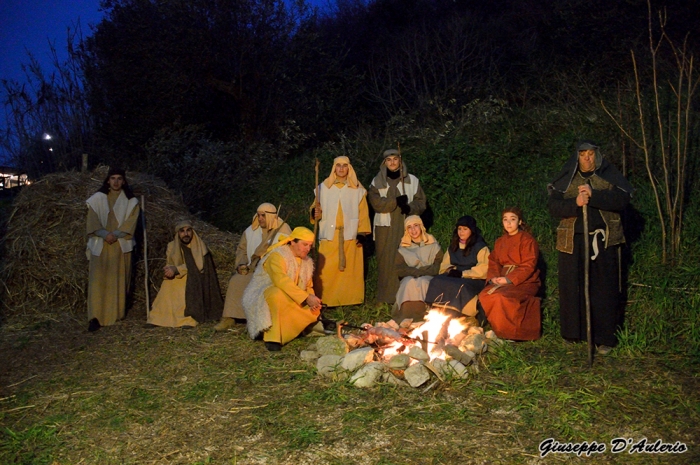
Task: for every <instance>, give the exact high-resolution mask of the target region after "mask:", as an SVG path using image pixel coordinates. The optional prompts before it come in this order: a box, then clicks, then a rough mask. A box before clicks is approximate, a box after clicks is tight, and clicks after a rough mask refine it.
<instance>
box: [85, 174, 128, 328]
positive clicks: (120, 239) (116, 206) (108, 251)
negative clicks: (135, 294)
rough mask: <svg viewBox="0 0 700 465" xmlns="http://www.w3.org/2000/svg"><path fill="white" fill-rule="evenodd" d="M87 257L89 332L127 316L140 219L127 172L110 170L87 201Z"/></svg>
mask: <svg viewBox="0 0 700 465" xmlns="http://www.w3.org/2000/svg"><path fill="white" fill-rule="evenodd" d="M87 206H88V214H87V222H86V234H87V237H88V241H87V249H86V255H87V259H88V260H89V261H90V265H89V277H88V300H87V306H88V309H87V311H88V331H91V332H92V331H97V330H98V329H100V328H101V327H102V326H110V325H113V324H114V323H115V322H116V321H117V320H121V319H122V318H124V315H125V314H126V296H127V293H128V291H129V285H130V283H131V252H132V250H133V249H134V244H135V241H134V239H133V234H134V231H135V230H136V223H137V221H138V217H139V206H138V200H137V199H136V197H134V194H133V192H132V191H131V188H130V187H129V183H128V182H127V179H126V172H125V171H124V170H122V169H119V168H112V169H110V170H109V172H108V173H107V177H106V178H105V180H104V182H103V183H102V187H100V189H99V190H98V191H97V192H95V193H94V194H93V195H92V196H91V197H90V198H89V199H87Z"/></svg>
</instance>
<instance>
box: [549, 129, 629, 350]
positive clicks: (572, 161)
mask: <svg viewBox="0 0 700 465" xmlns="http://www.w3.org/2000/svg"><path fill="white" fill-rule="evenodd" d="M547 190H548V192H549V201H548V208H549V212H550V213H551V215H552V216H554V217H555V218H559V219H560V222H559V226H558V227H557V245H556V247H557V250H558V251H559V314H560V323H561V335H562V337H563V338H564V339H566V340H567V341H570V342H577V341H580V340H584V341H585V340H587V337H588V336H587V332H588V331H587V321H586V320H587V317H586V314H587V313H589V314H590V328H591V329H590V331H591V333H592V341H593V343H594V344H595V345H596V346H597V351H598V353H599V354H601V355H605V354H607V353H609V352H610V350H612V348H613V347H615V345H617V337H616V335H615V332H616V331H617V328H618V325H619V322H620V320H621V318H620V311H621V309H620V297H621V282H620V281H621V275H622V273H621V268H620V267H621V253H620V250H621V249H620V248H621V246H622V244H624V243H625V236H624V232H623V229H622V222H621V219H620V213H621V212H622V211H623V210H624V209H625V208H626V207H627V205H628V204H629V202H630V199H631V196H632V193H633V191H634V189H633V188H632V186H631V185H630V183H629V182H628V181H627V179H625V177H624V176H623V175H622V173H620V172H619V171H618V170H617V168H615V166H614V165H612V164H611V163H610V162H608V160H606V159H605V158H603V155H602V154H601V152H600V149H599V147H598V146H597V145H595V144H593V143H592V142H590V141H583V142H581V143H579V144H578V146H577V148H576V152H575V153H574V154H573V155H572V156H571V158H569V160H568V161H567V162H566V164H565V165H564V167H563V169H562V170H561V171H560V172H559V174H557V175H556V176H555V178H554V180H553V181H552V182H551V183H550V184H549V185H548V186H547ZM584 218H586V220H587V223H588V224H587V226H588V230H587V231H584V222H585V221H584ZM584 241H587V242H588V246H587V247H586V243H585V242H584ZM586 249H588V250H589V255H588V256H585V250H586ZM586 260H588V262H589V263H588V265H586ZM586 268H588V276H586V272H585V271H586ZM586 284H588V286H586ZM586 287H588V289H589V292H588V295H586V292H585V291H584V290H585V288H586ZM587 301H588V305H589V307H590V308H589V309H588V311H587V308H586V307H587Z"/></svg>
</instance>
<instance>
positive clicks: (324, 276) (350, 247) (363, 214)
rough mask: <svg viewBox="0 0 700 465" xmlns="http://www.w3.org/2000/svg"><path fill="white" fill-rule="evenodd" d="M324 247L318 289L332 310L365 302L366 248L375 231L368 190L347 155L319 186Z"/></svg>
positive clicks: (317, 214) (317, 218)
mask: <svg viewBox="0 0 700 465" xmlns="http://www.w3.org/2000/svg"><path fill="white" fill-rule="evenodd" d="M317 190H318V205H316V204H315V205H314V206H312V219H311V222H312V223H315V222H318V225H319V234H318V235H319V239H320V244H319V248H318V263H317V264H316V273H315V276H314V289H315V291H316V294H317V295H318V296H319V297H320V298H322V299H323V302H324V303H325V304H326V305H328V306H329V307H337V306H340V305H357V304H361V303H362V302H364V300H365V278H364V256H363V249H362V247H363V245H364V244H365V242H366V238H367V235H368V234H369V233H370V232H371V227H370V222H369V208H368V207H367V191H366V190H365V188H364V187H362V184H361V183H360V181H358V179H357V175H356V174H355V170H354V169H353V167H352V165H351V164H350V159H349V158H348V157H346V156H340V157H336V158H335V160H333V169H332V170H331V174H330V175H329V176H328V177H327V178H326V179H325V180H324V181H323V182H322V183H320V184H319V185H318V186H317Z"/></svg>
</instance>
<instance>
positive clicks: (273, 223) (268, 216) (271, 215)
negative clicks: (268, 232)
mask: <svg viewBox="0 0 700 465" xmlns="http://www.w3.org/2000/svg"><path fill="white" fill-rule="evenodd" d="M258 213H265V224H266V225H267V226H265V228H266V229H275V228H278V227H279V226H280V224H282V223H283V222H284V221H283V220H281V219H280V217H279V216H277V213H278V212H277V207H275V206H274V205H272V204H271V203H267V202H265V203H261V204H260V206H258V209H257V210H256V211H255V216H254V217H253V223H252V227H253V231H255V230H256V229H258V228H259V227H260V222H259V221H258Z"/></svg>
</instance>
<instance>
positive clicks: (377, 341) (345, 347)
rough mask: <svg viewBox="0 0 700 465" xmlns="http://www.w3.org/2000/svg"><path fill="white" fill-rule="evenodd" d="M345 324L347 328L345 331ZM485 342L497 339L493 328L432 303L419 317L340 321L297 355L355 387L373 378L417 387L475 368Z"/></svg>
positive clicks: (370, 382) (460, 375)
mask: <svg viewBox="0 0 700 465" xmlns="http://www.w3.org/2000/svg"><path fill="white" fill-rule="evenodd" d="M348 328H351V329H352V331H351V332H349V333H344V330H347V329H348ZM489 343H500V340H499V339H498V338H497V337H496V335H495V334H493V331H488V332H487V333H484V330H483V328H481V327H480V326H479V325H478V323H477V321H476V320H475V319H474V318H469V317H465V316H459V317H455V316H454V314H452V313H450V312H448V311H445V310H444V309H440V308H433V309H431V310H430V311H429V312H428V314H427V315H426V316H425V319H424V321H422V322H414V321H413V320H410V319H407V320H403V321H402V322H400V323H396V322H395V321H393V320H390V321H388V322H380V323H377V324H376V325H374V326H373V325H370V324H364V325H362V326H360V327H353V326H350V325H347V324H343V322H339V323H338V324H337V335H336V336H331V337H323V338H320V339H319V340H318V341H317V342H316V344H315V345H314V347H311V348H310V349H309V350H306V351H302V354H301V356H302V358H303V359H305V360H308V361H316V368H317V370H318V372H319V374H320V375H322V376H329V377H336V378H339V379H343V378H347V377H349V379H350V382H351V383H353V384H355V385H356V386H358V387H370V386H373V385H374V384H375V383H376V382H388V383H392V384H399V385H410V386H412V387H420V386H422V385H424V384H426V383H428V381H430V380H431V379H433V378H437V380H435V381H434V382H433V383H432V384H431V385H430V386H428V389H430V388H432V387H433V386H435V385H436V384H437V383H439V382H441V381H445V380H447V379H450V378H455V377H457V378H467V377H468V376H469V375H470V374H475V373H478V357H479V356H481V355H482V354H483V353H484V352H486V351H487V350H488V344H489Z"/></svg>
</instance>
